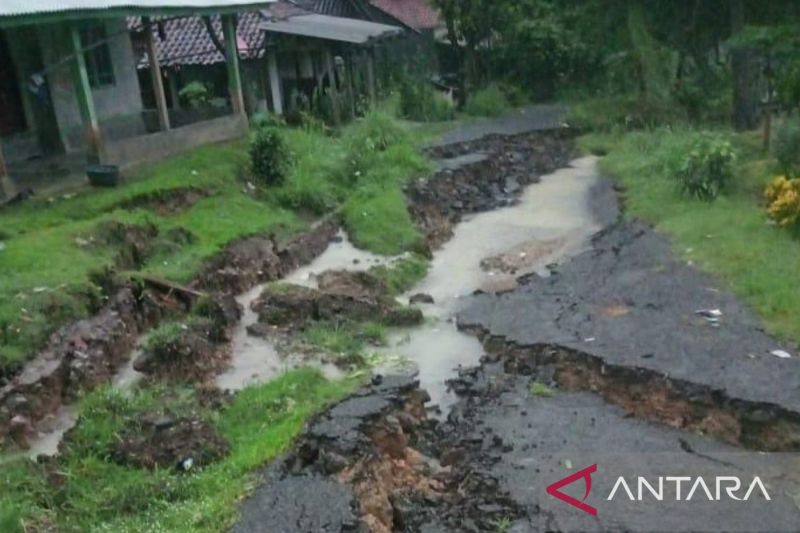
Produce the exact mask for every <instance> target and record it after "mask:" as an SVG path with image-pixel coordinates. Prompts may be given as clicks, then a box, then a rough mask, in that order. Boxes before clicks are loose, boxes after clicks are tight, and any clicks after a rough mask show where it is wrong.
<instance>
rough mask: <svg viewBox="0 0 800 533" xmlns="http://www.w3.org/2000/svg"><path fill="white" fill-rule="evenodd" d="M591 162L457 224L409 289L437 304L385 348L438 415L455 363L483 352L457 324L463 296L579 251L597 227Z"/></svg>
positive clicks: (450, 397) (501, 286)
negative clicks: (410, 367) (409, 365)
mask: <svg viewBox="0 0 800 533" xmlns="http://www.w3.org/2000/svg"><path fill="white" fill-rule="evenodd" d="M596 163H597V158H594V157H586V158H581V159H577V160H575V161H572V163H571V166H570V167H568V168H564V169H561V170H558V171H556V172H554V173H552V174H549V175H547V176H543V177H542V180H541V183H538V184H534V185H531V186H529V187H528V188H527V189H526V190H525V191H524V193H523V195H522V197H521V198H520V201H519V203H518V204H516V205H514V206H512V207H508V208H503V209H498V210H495V211H489V212H486V213H481V214H477V215H474V216H472V217H470V218H468V219H466V220H464V221H463V222H461V223H460V224H458V226H456V228H455V231H454V235H453V238H452V239H450V240H449V241H448V242H447V243H446V244H445V245H444V246H443V247H442V249H441V250H439V251H438V252H437V253H436V254H435V255H434V258H433V261H432V264H431V269H430V272H429V273H428V276H427V277H426V278H425V279H424V280H422V282H420V283H419V284H418V285H417V286H416V287H414V288H413V289H412V290H411V291H409V294H414V293H418V292H424V293H427V294H430V295H431V296H433V298H434V300H435V303H434V304H430V305H424V306H423V312H424V313H425V315H426V317H428V319H429V320H427V321H426V323H425V324H424V325H423V326H421V327H417V328H414V329H409V330H406V331H401V332H398V333H396V334H395V335H393V336H392V338H391V339H390V345H389V346H388V347H387V348H386V350H387V351H388V352H391V353H394V354H398V355H401V356H404V357H405V358H407V359H409V360H410V361H412V362H413V363H415V365H416V367H417V368H418V369H419V378H420V385H421V387H422V388H423V389H426V390H427V391H428V393H429V394H430V395H431V402H432V403H433V404H436V405H438V406H439V407H440V409H441V410H442V412H443V413H446V412H447V410H448V408H449V407H450V406H451V405H452V403H453V402H454V401H455V395H454V394H453V393H451V392H450V391H448V390H447V388H446V386H445V384H444V381H445V380H447V379H448V378H451V377H453V376H454V374H455V372H456V371H457V369H458V368H459V367H468V366H473V365H476V364H478V361H479V358H480V356H481V355H482V353H483V350H482V348H481V345H480V343H479V342H478V340H477V339H476V338H475V337H473V336H472V335H469V334H465V333H462V332H460V331H459V330H458V329H457V328H456V325H455V320H454V317H455V315H456V313H457V312H458V311H459V308H460V302H461V299H462V297H464V296H467V295H470V294H472V293H473V292H475V291H476V290H483V291H487V292H494V291H497V290H507V289H510V288H512V287H513V286H514V284H515V279H516V277H518V276H521V275H524V274H527V273H531V272H535V273H538V274H541V275H546V274H547V269H546V265H548V264H551V263H556V262H559V261H562V260H564V259H565V258H567V257H570V256H572V255H574V254H576V253H578V252H580V251H582V250H584V249H585V248H586V247H587V245H588V241H589V238H590V237H591V235H592V234H594V233H595V232H596V231H597V230H599V229H600V227H599V225H598V224H597V223H596V222H595V220H594V218H593V216H592V213H591V210H590V206H589V195H590V191H591V189H592V187H593V185H595V183H596V182H597V179H598V178H597V168H596Z"/></svg>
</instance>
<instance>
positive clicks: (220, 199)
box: [0, 142, 302, 365]
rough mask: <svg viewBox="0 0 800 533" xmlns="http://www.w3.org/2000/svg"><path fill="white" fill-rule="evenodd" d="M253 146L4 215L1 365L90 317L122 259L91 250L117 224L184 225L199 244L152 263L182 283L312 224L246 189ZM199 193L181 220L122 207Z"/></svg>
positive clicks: (219, 150) (167, 164)
mask: <svg viewBox="0 0 800 533" xmlns="http://www.w3.org/2000/svg"><path fill="white" fill-rule="evenodd" d="M242 152H243V143H242V142H237V143H229V144H220V145H212V146H206V147H203V148H199V149H196V150H193V151H191V152H189V153H187V154H184V155H181V156H179V157H176V158H172V159H170V160H167V161H164V162H162V163H159V164H156V165H154V166H152V167H150V168H148V169H146V170H143V171H142V172H141V174H140V175H139V176H136V177H135V178H134V179H133V180H132V181H131V183H128V184H126V185H125V186H124V187H120V188H118V189H112V190H99V191H98V190H86V191H83V192H82V193H80V194H79V195H77V196H75V197H70V198H58V199H56V200H55V201H53V202H49V201H48V200H46V199H41V200H36V201H32V202H28V203H25V204H22V205H20V206H19V207H17V208H14V209H8V210H4V211H3V212H2V214H0V227H2V228H3V233H4V234H5V235H4V240H5V243H6V249H5V250H4V251H2V252H0V365H2V364H4V363H9V362H14V361H21V360H24V359H25V358H26V357H28V356H29V355H30V353H31V352H32V351H33V350H34V349H35V347H36V346H38V345H40V344H41V342H42V341H43V340H44V338H46V335H47V334H48V333H49V332H50V331H51V330H52V329H53V328H54V327H57V326H59V325H61V324H62V323H65V322H69V321H70V320H74V319H76V318H79V317H81V316H84V315H86V314H87V312H88V310H87V309H86V305H85V304H86V299H85V298H83V297H81V295H82V293H85V292H86V291H90V290H91V285H90V284H89V283H88V276H89V273H90V272H92V271H98V270H101V269H102V268H103V267H104V266H106V265H111V264H112V261H113V255H114V254H113V251H112V250H110V249H107V248H98V247H81V246H79V245H78V244H77V243H76V238H81V237H87V236H89V235H91V234H92V233H93V230H94V229H95V227H96V226H97V225H98V224H100V223H102V222H104V221H108V220H116V221H120V222H125V223H143V222H150V223H153V224H155V225H156V226H158V227H159V230H160V233H164V232H165V231H167V230H169V229H171V228H174V227H178V226H182V227H184V228H186V229H189V230H190V231H191V232H192V233H193V234H194V236H195V237H196V238H195V240H194V242H192V243H190V244H187V245H185V246H182V247H175V248H172V249H171V250H170V251H169V252H167V253H162V254H160V255H159V256H158V257H154V258H152V260H150V261H149V262H148V264H147V265H146V266H145V268H144V269H143V270H144V271H147V272H151V273H156V274H160V275H165V276H168V277H171V278H173V279H176V280H188V279H190V278H191V277H192V276H193V275H194V273H195V272H196V270H197V268H198V267H199V266H200V264H201V262H202V260H203V259H204V258H206V257H208V256H209V255H212V254H213V253H215V252H216V251H218V250H219V249H220V248H221V247H222V246H224V244H225V243H226V242H228V241H230V240H232V239H234V238H236V237H238V236H240V235H245V234H249V233H255V232H261V231H267V230H271V231H276V232H278V233H286V232H291V231H296V230H297V229H299V228H301V227H302V223H301V222H300V221H299V220H298V219H297V217H296V216H295V215H294V214H293V213H291V212H290V211H288V210H286V209H283V208H281V207H279V206H277V205H274V204H273V205H270V204H265V203H264V202H261V201H258V200H256V199H254V198H252V197H251V196H248V195H246V194H244V193H243V192H242V190H241V189H242V184H241V183H239V182H238V181H237V179H236V175H237V168H238V165H239V161H241V157H242ZM186 186H193V187H198V188H202V189H205V190H207V191H208V192H210V193H211V196H209V197H207V198H204V199H202V200H200V201H199V202H198V203H196V204H195V205H194V206H192V208H190V209H189V210H187V211H184V212H182V213H180V214H178V215H175V216H171V217H162V216H159V215H157V214H156V213H154V212H153V211H150V210H147V209H143V208H132V209H129V210H124V209H121V208H119V207H118V206H119V204H120V203H122V202H125V201H126V200H130V199H132V198H135V197H137V196H139V195H143V194H149V193H153V192H157V191H163V190H167V189H171V188H176V187H186Z"/></svg>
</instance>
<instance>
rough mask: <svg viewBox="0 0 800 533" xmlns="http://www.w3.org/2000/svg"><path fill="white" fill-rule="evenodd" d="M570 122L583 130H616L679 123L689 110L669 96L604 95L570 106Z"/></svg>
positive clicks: (684, 118)
mask: <svg viewBox="0 0 800 533" xmlns="http://www.w3.org/2000/svg"><path fill="white" fill-rule="evenodd" d="M567 122H568V123H569V124H570V125H571V126H572V127H574V128H576V129H577V130H579V131H582V132H615V131H619V130H639V129H649V128H656V127H658V126H666V125H676V124H680V123H682V122H686V113H685V112H684V111H683V108H682V107H681V106H679V105H677V104H676V103H675V102H673V101H671V100H669V99H659V98H655V97H653V98H649V99H642V98H640V97H638V96H636V95H622V96H602V97H596V98H590V99H588V100H584V101H582V102H580V103H577V104H575V105H572V106H570V110H569V116H568V118H567Z"/></svg>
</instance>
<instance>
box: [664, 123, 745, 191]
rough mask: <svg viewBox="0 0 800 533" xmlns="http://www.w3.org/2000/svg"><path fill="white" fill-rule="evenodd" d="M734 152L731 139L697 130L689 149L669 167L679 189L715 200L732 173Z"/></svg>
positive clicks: (734, 158) (734, 159)
mask: <svg viewBox="0 0 800 533" xmlns="http://www.w3.org/2000/svg"><path fill="white" fill-rule="evenodd" d="M735 161H736V152H735V150H734V149H733V146H732V145H731V143H730V142H729V141H728V140H727V139H725V138H723V137H720V136H718V135H712V134H699V135H697V136H696V137H695V139H694V140H693V141H692V142H691V144H690V148H689V151H688V153H686V154H685V155H684V156H682V157H681V158H680V159H679V162H678V164H677V165H674V166H675V168H674V169H673V171H672V175H673V176H674V177H675V179H677V180H678V183H679V185H680V189H681V192H682V193H684V194H688V195H689V196H692V197H694V198H697V199H699V200H705V201H712V200H714V199H715V198H716V197H717V196H718V195H719V193H720V191H722V190H723V189H724V188H725V186H726V185H727V183H728V182H729V181H730V180H731V177H732V175H733V163H734V162H735Z"/></svg>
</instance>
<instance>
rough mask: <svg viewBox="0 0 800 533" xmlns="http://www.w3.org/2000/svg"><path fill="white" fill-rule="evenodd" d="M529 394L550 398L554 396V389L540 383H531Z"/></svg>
mask: <svg viewBox="0 0 800 533" xmlns="http://www.w3.org/2000/svg"><path fill="white" fill-rule="evenodd" d="M528 392H529V393H530V395H531V396H538V397H540V398H549V397H551V396H552V395H553V394H554V392H553V389H551V388H550V387H548V386H547V385H545V384H544V383H540V382H538V381H531V384H530V385H528Z"/></svg>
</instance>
